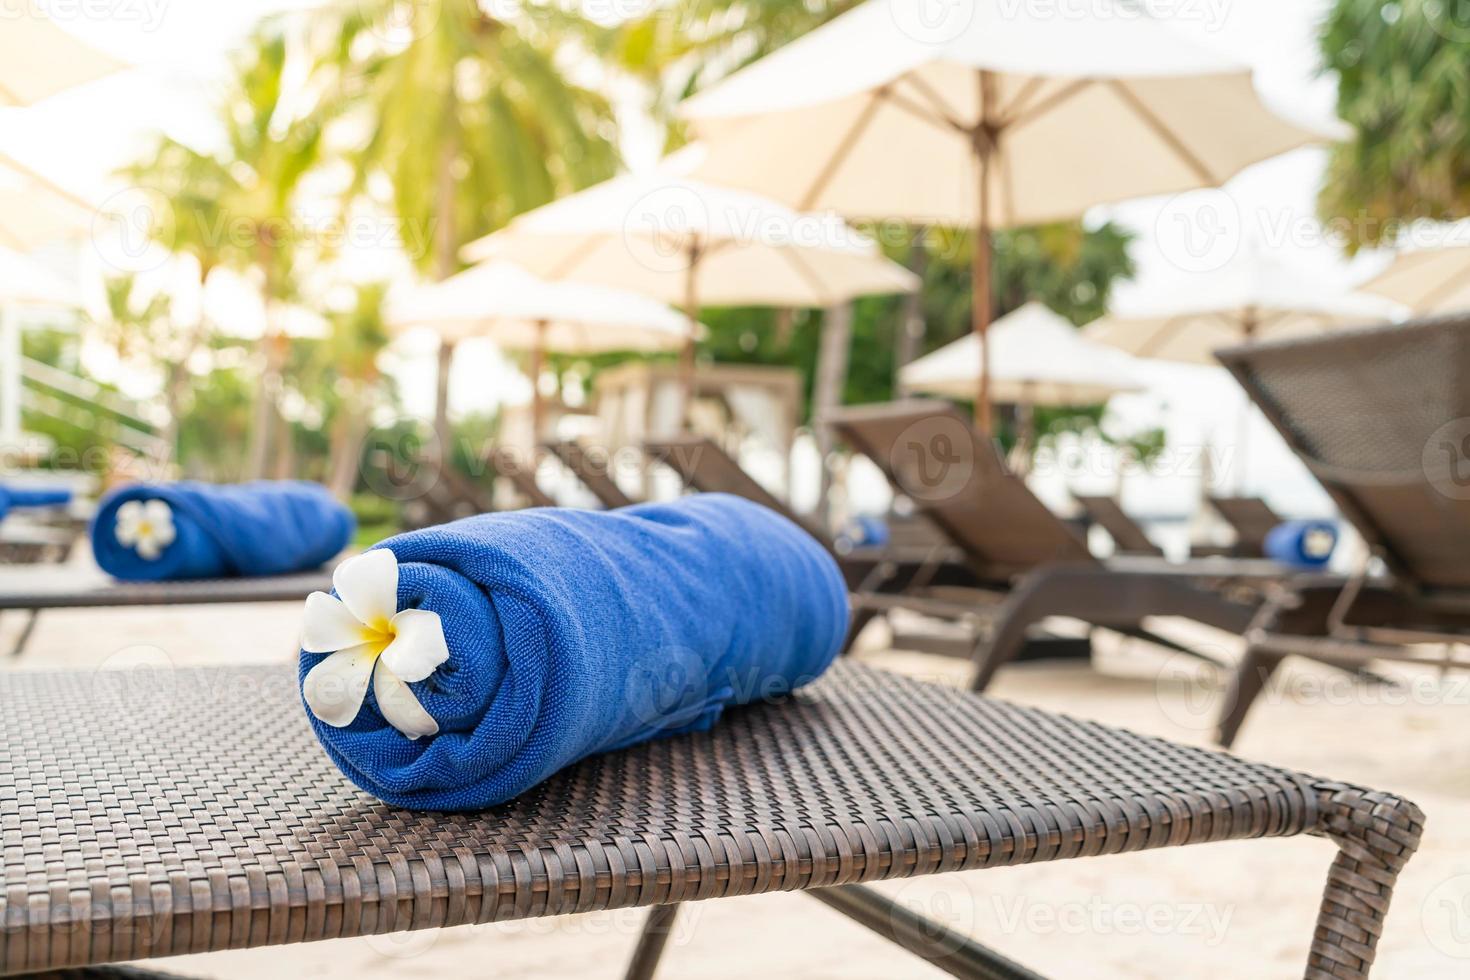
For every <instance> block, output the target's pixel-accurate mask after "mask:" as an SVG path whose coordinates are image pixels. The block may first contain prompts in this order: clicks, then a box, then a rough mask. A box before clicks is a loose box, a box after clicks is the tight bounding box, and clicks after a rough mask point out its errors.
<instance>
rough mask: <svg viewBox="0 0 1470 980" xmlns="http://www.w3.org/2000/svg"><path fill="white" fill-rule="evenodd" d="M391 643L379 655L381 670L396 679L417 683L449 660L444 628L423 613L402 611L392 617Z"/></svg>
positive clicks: (435, 618)
mask: <svg viewBox="0 0 1470 980" xmlns="http://www.w3.org/2000/svg"><path fill="white" fill-rule="evenodd" d="M393 632H394V633H395V634H396V635H395V636H394V637H393V642H392V643H390V644H388V647H387V649H385V650H384V651H383V666H385V667H387V668H388V669H389V670H391V671H393V673H394V674H395V675H396V676H397V677H398V678H399V679H400V680H405V681H409V682H413V681H421V680H423V679H424V678H425V677H428V676H429V675H430V674H432V673H433V672H434V668H435V667H437V666H439V665H440V664H442V663H443V662H444V661H446V660H448V659H449V647H448V645H447V644H446V643H445V642H444V624H443V623H441V622H440V621H439V614H438V613H436V612H430V611H429V610H427V609H405V610H403V612H401V613H399V614H398V615H396V616H394V617H393Z"/></svg>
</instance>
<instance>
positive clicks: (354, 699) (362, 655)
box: [301, 645, 378, 728]
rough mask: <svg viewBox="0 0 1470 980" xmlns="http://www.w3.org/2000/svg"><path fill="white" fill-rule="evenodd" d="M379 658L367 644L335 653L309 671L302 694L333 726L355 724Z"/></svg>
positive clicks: (315, 710) (317, 713)
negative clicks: (374, 666) (353, 722)
mask: <svg viewBox="0 0 1470 980" xmlns="http://www.w3.org/2000/svg"><path fill="white" fill-rule="evenodd" d="M377 661H378V658H377V655H376V654H375V653H374V651H373V649H372V648H371V647H369V646H367V645H363V646H356V647H350V648H348V649H346V650H339V651H337V652H336V653H334V654H332V655H331V656H330V657H328V658H327V659H325V660H323V661H322V662H321V663H319V664H317V665H316V666H315V667H313V668H311V670H310V671H308V672H307V675H306V680H304V681H302V683H301V696H302V697H303V698H305V699H306V706H307V707H308V708H310V709H311V713H312V714H314V715H316V716H317V717H318V718H320V719H321V720H322V721H324V722H326V723H327V724H328V725H331V726H332V727H333V728H342V727H343V726H345V725H350V724H352V719H354V718H356V717H357V713H358V711H360V710H361V709H362V699H363V698H364V697H366V696H367V689H368V681H369V679H371V677H372V675H373V664H375V663H377Z"/></svg>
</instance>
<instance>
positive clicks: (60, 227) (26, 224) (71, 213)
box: [0, 154, 97, 251]
mask: <svg viewBox="0 0 1470 980" xmlns="http://www.w3.org/2000/svg"><path fill="white" fill-rule="evenodd" d="M96 214H97V211H96V208H95V207H93V206H92V205H91V204H88V203H87V202H86V201H85V200H83V199H82V198H80V197H78V196H77V195H75V194H73V193H71V192H70V191H67V190H65V189H63V188H61V187H58V186H57V185H56V184H54V183H52V182H51V181H49V180H47V179H46V178H45V177H42V176H41V175H40V174H38V173H36V172H35V171H33V170H30V169H29V168H27V167H25V166H24V165H22V164H20V163H19V162H17V161H15V160H13V159H11V158H10V157H7V156H5V155H4V154H0V248H12V249H17V250H19V251H26V250H28V249H32V248H35V247H37V246H39V245H45V244H48V243H50V242H55V241H60V240H62V239H77V238H82V237H84V236H86V235H87V234H88V232H89V231H90V230H91V227H92V222H93V221H94V220H95V219H96Z"/></svg>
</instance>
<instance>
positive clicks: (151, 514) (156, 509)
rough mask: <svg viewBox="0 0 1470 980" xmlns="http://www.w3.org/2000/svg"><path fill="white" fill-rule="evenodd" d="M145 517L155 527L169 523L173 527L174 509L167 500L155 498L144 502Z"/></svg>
mask: <svg viewBox="0 0 1470 980" xmlns="http://www.w3.org/2000/svg"><path fill="white" fill-rule="evenodd" d="M143 519H144V520H146V521H147V522H148V523H149V524H152V525H154V526H155V527H162V526H163V525H165V524H167V525H168V526H170V527H172V526H173V523H174V510H173V508H172V507H170V506H169V505H168V503H167V501H163V500H158V499H156V498H155V499H153V500H148V501H145V502H144V503H143Z"/></svg>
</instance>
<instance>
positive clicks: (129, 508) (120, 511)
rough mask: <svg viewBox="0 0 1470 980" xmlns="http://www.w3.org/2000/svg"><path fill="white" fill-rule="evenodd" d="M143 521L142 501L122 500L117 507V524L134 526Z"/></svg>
mask: <svg viewBox="0 0 1470 980" xmlns="http://www.w3.org/2000/svg"><path fill="white" fill-rule="evenodd" d="M142 519H143V501H141V500H124V501H123V502H122V503H120V504H118V505H117V523H119V524H131V525H136V524H137V523H138V522H139V521H141V520H142Z"/></svg>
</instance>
